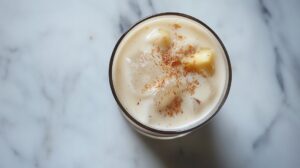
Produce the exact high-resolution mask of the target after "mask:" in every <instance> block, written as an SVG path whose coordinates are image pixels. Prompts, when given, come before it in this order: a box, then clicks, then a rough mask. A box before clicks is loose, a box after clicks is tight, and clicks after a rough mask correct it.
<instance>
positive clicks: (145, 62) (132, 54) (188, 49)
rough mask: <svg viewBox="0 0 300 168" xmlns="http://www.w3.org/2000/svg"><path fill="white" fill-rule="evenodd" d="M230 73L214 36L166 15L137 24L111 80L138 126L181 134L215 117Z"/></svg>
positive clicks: (116, 60)
mask: <svg viewBox="0 0 300 168" xmlns="http://www.w3.org/2000/svg"><path fill="white" fill-rule="evenodd" d="M227 68H228V67H227V62H226V58H225V53H224V51H223V49H222V47H221V45H220V44H219V42H218V40H217V39H216V38H215V37H214V36H213V35H212V33H211V32H210V31H208V30H207V29H206V28H205V27H204V26H202V25H200V24H199V23H197V22H195V21H193V20H190V19H187V18H184V17H180V16H174V15H169V16H168V15H166V16H159V17H155V18H151V19H148V20H146V21H144V22H142V23H140V24H138V25H137V26H135V27H134V28H133V29H132V30H131V31H130V32H129V33H128V34H127V35H126V36H125V37H124V38H123V40H122V41H121V43H120V44H119V47H118V49H117V51H116V53H115V58H114V62H113V68H112V70H113V71H112V75H113V78H112V79H113V85H114V88H115V91H116V94H117V97H118V99H119V100H120V102H121V103H122V105H123V107H124V108H125V109H126V111H128V112H129V114H130V115H131V116H133V117H134V118H135V119H136V120H137V121H139V122H141V123H143V124H145V125H147V126H149V127H151V128H155V129H159V130H181V129H185V128H187V127H192V126H193V125H196V124H198V123H199V122H203V121H204V120H206V118H208V117H209V116H210V115H212V114H211V112H212V111H213V109H214V108H215V107H216V105H217V104H218V103H220V99H221V97H222V96H223V94H224V89H225V88H226V80H227V79H228V70H227Z"/></svg>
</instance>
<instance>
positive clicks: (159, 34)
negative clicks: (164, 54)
mask: <svg viewBox="0 0 300 168" xmlns="http://www.w3.org/2000/svg"><path fill="white" fill-rule="evenodd" d="M146 40H147V41H149V42H151V43H153V44H155V45H157V46H159V47H160V48H161V49H167V48H169V47H170V45H171V38H170V33H169V32H168V31H166V30H163V29H155V30H153V31H151V32H150V33H149V35H148V36H147V37H146Z"/></svg>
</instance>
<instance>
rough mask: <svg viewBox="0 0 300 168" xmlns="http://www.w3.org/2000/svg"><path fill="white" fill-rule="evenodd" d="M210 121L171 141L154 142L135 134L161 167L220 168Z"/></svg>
mask: <svg viewBox="0 0 300 168" xmlns="http://www.w3.org/2000/svg"><path fill="white" fill-rule="evenodd" d="M214 125H215V124H214V123H213V122H212V121H211V122H209V123H208V124H206V125H205V126H203V127H201V128H199V129H198V130H196V131H194V132H193V133H191V134H189V135H186V136H184V137H181V138H178V139H173V140H156V139H151V138H148V137H145V136H144V135H141V134H140V133H138V132H136V131H135V132H136V133H135V134H136V136H138V138H139V139H140V140H141V141H142V143H144V144H145V146H146V147H147V148H149V150H150V151H152V152H153V154H154V156H156V157H157V159H158V160H160V161H161V164H162V165H163V166H162V167H173V168H179V167H210V168H214V167H216V168H217V167H222V166H221V165H220V162H221V160H220V157H218V151H217V146H216V141H217V140H216V139H215V138H216V137H214V128H215V126H214Z"/></svg>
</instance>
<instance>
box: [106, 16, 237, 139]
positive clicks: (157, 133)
mask: <svg viewBox="0 0 300 168" xmlns="http://www.w3.org/2000/svg"><path fill="white" fill-rule="evenodd" d="M164 15H175V16H181V17H184V18H186V19H190V20H192V21H195V22H197V23H198V24H201V25H202V26H204V27H205V28H206V29H207V30H208V31H209V32H210V33H211V34H212V35H213V36H214V37H215V38H216V39H217V41H218V42H219V44H220V46H221V47H222V50H223V53H224V55H225V59H226V63H227V66H226V69H227V78H226V80H227V81H226V88H225V89H224V91H223V93H222V97H221V98H220V100H219V102H218V104H217V105H216V107H214V109H213V110H212V111H210V113H211V115H210V116H209V117H208V118H207V119H206V120H205V121H204V122H202V123H199V124H197V125H196V126H194V127H192V128H188V129H185V130H180V131H165V130H159V129H154V128H151V127H149V126H146V125H145V124H143V123H141V122H139V121H137V120H136V119H135V118H134V117H132V116H131V115H130V114H129V113H128V112H127V111H126V110H125V108H124V107H123V105H122V103H121V102H120V100H119V99H118V97H117V95H116V92H115V89H114V84H113V81H112V67H113V63H114V56H115V53H116V51H117V49H118V46H119V44H120V43H121V41H122V40H123V38H124V37H125V36H126V34H127V33H128V32H130V31H131V30H132V29H133V28H134V27H135V26H137V25H139V24H140V23H142V22H144V21H146V20H148V19H151V18H154V17H159V16H164ZM231 78H232V72H231V65H230V60H229V56H228V53H227V51H226V49H225V46H224V44H223V43H222V41H221V40H220V38H219V37H218V36H217V34H216V33H215V32H214V31H213V30H212V29H211V28H210V27H208V26H207V25H206V24H205V23H203V22H202V21H200V20H198V19H196V18H194V17H192V16H189V15H186V14H183V13H174V12H166V13H159V14H155V15H152V16H149V17H147V18H144V19H142V20H140V21H139V22H137V23H136V24H135V25H133V26H132V27H131V28H130V29H129V30H128V31H127V32H125V33H124V34H123V35H122V36H121V37H120V39H119V40H118V42H117V44H116V45H115V47H114V50H113V52H112V55H111V59H110V63H109V83H110V87H111V90H112V93H113V96H114V98H115V100H116V102H117V104H118V106H119V107H120V109H121V113H122V114H123V116H124V117H125V118H126V120H127V121H128V122H129V123H130V124H131V125H132V126H133V127H134V128H135V129H136V130H137V131H138V132H139V133H141V134H143V135H145V136H148V137H151V138H156V139H174V138H178V137H182V136H185V135H187V134H189V133H191V132H192V131H195V130H196V129H198V128H200V127H201V126H203V125H204V124H206V123H207V122H208V121H209V120H210V119H211V118H213V117H214V116H215V114H216V113H217V112H218V111H219V110H220V108H221V107H222V106H223V104H224V103H225V101H226V98H227V96H228V93H229V90H230V85H231Z"/></svg>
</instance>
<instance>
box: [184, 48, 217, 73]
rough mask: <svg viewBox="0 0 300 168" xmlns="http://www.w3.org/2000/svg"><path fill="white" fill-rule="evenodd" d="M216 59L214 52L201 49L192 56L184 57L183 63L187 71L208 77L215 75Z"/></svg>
mask: <svg viewBox="0 0 300 168" xmlns="http://www.w3.org/2000/svg"><path fill="white" fill-rule="evenodd" d="M214 57H215V52H214V51H213V50H211V49H201V50H200V51H198V52H196V53H195V54H193V55H191V56H188V57H184V58H183V59H182V60H181V62H182V63H183V65H184V67H185V69H186V70H188V71H191V72H197V73H199V74H201V75H203V76H204V77H208V76H212V75H213V74H214V70H215V65H214Z"/></svg>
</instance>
